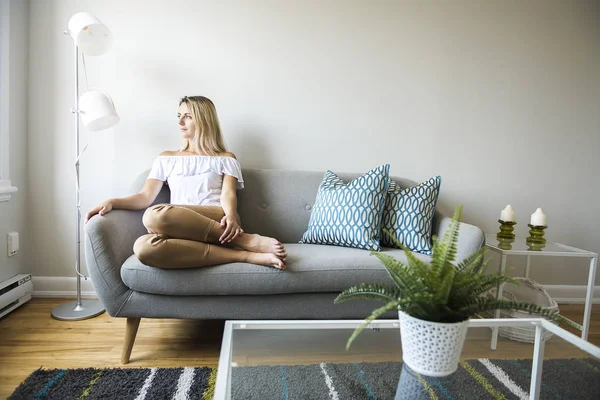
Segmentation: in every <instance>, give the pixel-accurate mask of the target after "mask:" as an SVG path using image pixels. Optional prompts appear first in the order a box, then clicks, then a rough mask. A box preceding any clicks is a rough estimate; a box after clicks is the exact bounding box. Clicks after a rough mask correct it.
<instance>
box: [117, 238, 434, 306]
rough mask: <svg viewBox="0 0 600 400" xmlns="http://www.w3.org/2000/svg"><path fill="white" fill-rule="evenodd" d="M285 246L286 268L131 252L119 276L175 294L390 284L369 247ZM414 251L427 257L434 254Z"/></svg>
mask: <svg viewBox="0 0 600 400" xmlns="http://www.w3.org/2000/svg"><path fill="white" fill-rule="evenodd" d="M285 246H286V249H287V253H288V257H287V263H286V264H287V269H286V270H284V271H279V270H276V269H274V268H269V267H264V266H260V265H254V264H247V263H230V264H223V265H217V266H212V267H201V268H188V269H159V268H153V267H149V266H147V265H144V264H142V263H141V262H140V261H139V260H138V258H137V257H136V256H135V255H133V256H131V257H129V258H128V259H127V260H126V261H125V263H123V266H122V268H121V277H122V279H123V282H124V283H125V284H126V285H127V286H128V287H129V288H130V289H132V290H135V291H139V292H144V293H152V294H160V295H175V296H209V295H262V294H282V293H314V292H341V291H342V290H345V289H347V288H349V287H350V286H353V285H357V284H359V283H363V282H370V283H375V282H380V283H386V284H391V283H392V281H391V279H390V278H389V275H388V273H387V271H386V269H385V267H384V266H383V264H382V263H381V262H380V261H379V259H378V258H377V257H375V256H372V255H370V252H369V251H366V250H360V249H353V248H347V247H339V246H329V245H315V244H298V243H287V244H285ZM382 252H385V253H387V254H390V255H391V256H392V257H395V258H397V259H399V260H402V261H405V260H406V257H405V255H404V252H403V251H402V250H399V249H391V248H382ZM415 255H416V256H417V257H418V258H420V259H423V260H426V261H427V260H429V258H430V257H428V256H425V255H422V254H417V253H415Z"/></svg>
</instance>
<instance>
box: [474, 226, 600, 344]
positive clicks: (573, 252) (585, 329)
mask: <svg viewBox="0 0 600 400" xmlns="http://www.w3.org/2000/svg"><path fill="white" fill-rule="evenodd" d="M486 236H494V237H495V236H496V235H495V234H488V235H486ZM546 243H547V244H553V245H555V246H557V247H561V248H563V249H565V250H566V251H565V252H560V251H531V250H512V249H511V250H503V249H501V248H499V247H495V246H492V245H490V244H489V243H488V241H487V240H486V246H487V248H488V249H489V250H490V251H492V252H494V253H498V254H500V255H501V259H500V266H499V271H500V273H502V274H504V273H505V271H506V258H507V256H526V257H527V264H526V267H525V277H526V278H529V270H530V262H531V257H580V258H581V257H583V258H589V259H590V269H589V273H588V281H587V291H586V294H585V309H584V311H583V325H581V324H579V323H578V322H576V321H572V320H571V321H572V322H573V323H575V324H576V325H578V329H579V330H580V331H581V338H582V339H583V340H587V337H588V333H589V331H590V318H591V314H592V300H593V298H594V283H595V281H596V267H597V263H598V254H596V253H593V252H591V251H587V250H583V249H578V248H576V247H571V246H567V245H565V244H561V243H557V242H551V241H547V242H546ZM503 290H504V283H501V284H500V285H499V286H498V290H497V291H496V293H497V294H496V298H497V299H500V298H502V291H503ZM494 316H495V317H496V318H499V317H500V310H496V311H495V313H494ZM498 328H499V327H498V326H495V327H493V328H492V343H491V348H492V350H496V347H497V346H498Z"/></svg>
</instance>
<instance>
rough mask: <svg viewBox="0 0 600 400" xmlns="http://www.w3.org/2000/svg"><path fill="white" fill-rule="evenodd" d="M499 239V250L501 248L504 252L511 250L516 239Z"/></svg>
mask: <svg viewBox="0 0 600 400" xmlns="http://www.w3.org/2000/svg"><path fill="white" fill-rule="evenodd" d="M497 239H498V248H500V249H502V250H511V249H512V244H513V243H514V241H515V239H504V238H501V237H499V238H497Z"/></svg>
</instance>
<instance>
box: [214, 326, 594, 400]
mask: <svg viewBox="0 0 600 400" xmlns="http://www.w3.org/2000/svg"><path fill="white" fill-rule="evenodd" d="M362 323H363V320H324V321H316V320H307V321H302V320H301V321H288V320H282V321H278V320H275V321H226V322H225V331H224V332H223V342H222V344H221V354H220V356H219V366H218V370H217V382H216V384H215V395H214V399H215V400H225V399H226V400H229V399H231V374H232V371H231V369H232V356H233V348H232V340H233V331H234V330H243V329H261V330H264V329H297V330H298V329H355V328H356V327H358V326H359V325H360V324H362ZM532 325H533V326H535V342H534V347H533V363H532V369H531V384H530V386H529V398H530V399H538V398H539V393H540V387H541V384H542V368H543V363H544V347H545V344H546V341H545V340H544V339H543V334H544V330H547V331H550V332H552V333H553V334H555V335H556V336H559V337H561V338H563V339H564V340H566V341H567V342H569V343H571V344H572V345H574V346H577V347H578V348H580V349H581V350H583V351H586V352H587V353H589V354H590V355H592V356H593V357H596V358H600V348H599V347H597V346H594V345H593V344H591V343H589V342H587V341H585V340H583V339H581V338H579V337H577V336H575V335H573V334H572V333H570V332H567V331H566V330H564V329H562V328H560V327H558V326H556V325H554V324H553V323H551V322H549V321H547V320H545V319H543V318H518V319H517V318H505V319H503V318H497V319H472V320H469V328H494V327H496V328H497V327H512V326H520V327H530V326H532ZM369 328H371V329H382V328H383V329H390V328H391V329H398V334H400V331H399V323H398V320H393V319H392V320H375V321H373V322H372V323H371V325H370V326H369ZM398 378H400V377H398Z"/></svg>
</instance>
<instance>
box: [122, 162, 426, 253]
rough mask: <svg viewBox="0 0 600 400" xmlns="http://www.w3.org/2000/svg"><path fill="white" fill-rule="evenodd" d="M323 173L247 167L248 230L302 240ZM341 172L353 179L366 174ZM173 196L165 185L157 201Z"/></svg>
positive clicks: (243, 199)
mask: <svg viewBox="0 0 600 400" xmlns="http://www.w3.org/2000/svg"><path fill="white" fill-rule="evenodd" d="M149 172H150V170H147V171H144V172H143V173H141V174H140V175H139V176H138V178H137V179H136V180H135V182H134V183H133V185H132V186H131V191H132V192H133V193H135V192H139V191H140V190H141V188H142V186H143V185H144V182H145V181H146V178H147V177H148V173H149ZM323 174H324V172H319V171H286V170H275V169H253V168H243V169H242V175H243V176H244V185H245V188H244V189H242V190H238V191H237V195H238V213H239V214H240V219H241V221H242V228H244V231H245V232H248V233H260V234H261V235H265V236H270V237H274V238H277V240H279V241H281V242H283V243H298V242H299V241H300V239H301V238H302V234H303V233H304V232H305V231H306V229H307V228H308V221H309V220H310V214H311V209H312V207H313V205H314V202H315V198H316V196H317V191H318V189H319V185H320V184H321V181H322V180H323ZM337 175H338V176H339V177H340V178H342V179H343V180H344V182H349V181H351V180H352V179H355V178H357V177H359V176H361V175H362V173H340V174H337ZM390 178H391V179H393V180H394V181H395V182H397V183H398V184H400V185H401V186H402V187H404V188H406V187H411V186H414V185H415V184H416V183H415V182H413V181H411V180H408V179H403V178H397V177H393V176H390ZM169 195H170V192H169V187H168V185H164V186H163V188H162V190H161V192H160V193H159V195H158V197H157V198H156V200H155V202H154V204H159V203H168V202H169V197H170V196H169Z"/></svg>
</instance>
